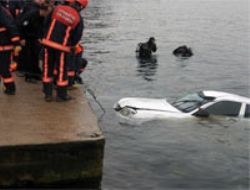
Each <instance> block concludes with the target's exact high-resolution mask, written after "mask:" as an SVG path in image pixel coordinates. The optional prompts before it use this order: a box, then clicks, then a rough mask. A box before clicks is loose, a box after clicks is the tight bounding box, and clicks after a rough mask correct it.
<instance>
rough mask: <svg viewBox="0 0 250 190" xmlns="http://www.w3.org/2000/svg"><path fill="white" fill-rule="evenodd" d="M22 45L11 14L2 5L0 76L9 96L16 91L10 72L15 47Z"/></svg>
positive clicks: (0, 13)
mask: <svg viewBox="0 0 250 190" xmlns="http://www.w3.org/2000/svg"><path fill="white" fill-rule="evenodd" d="M19 43H20V35H19V32H18V29H17V27H16V25H15V21H14V18H13V17H12V15H11V13H10V12H9V11H8V10H7V9H6V8H4V7H3V6H1V5H0V75H1V78H2V79H3V83H4V86H5V91H4V92H5V93H6V94H7V95H14V94H15V91H16V87H15V82H14V78H13V76H12V74H11V71H10V64H11V62H12V52H13V49H14V46H15V45H18V44H19Z"/></svg>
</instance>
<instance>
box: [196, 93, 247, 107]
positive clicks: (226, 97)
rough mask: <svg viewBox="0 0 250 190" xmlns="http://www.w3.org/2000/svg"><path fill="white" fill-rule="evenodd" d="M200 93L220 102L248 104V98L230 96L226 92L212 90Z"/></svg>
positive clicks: (235, 95)
mask: <svg viewBox="0 0 250 190" xmlns="http://www.w3.org/2000/svg"><path fill="white" fill-rule="evenodd" d="M201 92H202V94H203V95H204V96H205V97H213V98H216V99H220V100H230V101H237V102H244V103H248V104H250V98H248V97H244V96H239V95H237V94H231V93H228V92H221V91H213V90H204V91H201Z"/></svg>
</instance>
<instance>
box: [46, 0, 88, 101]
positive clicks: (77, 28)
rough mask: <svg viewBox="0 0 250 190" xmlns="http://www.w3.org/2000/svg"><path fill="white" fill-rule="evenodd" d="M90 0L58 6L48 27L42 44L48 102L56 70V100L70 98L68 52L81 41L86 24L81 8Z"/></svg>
mask: <svg viewBox="0 0 250 190" xmlns="http://www.w3.org/2000/svg"><path fill="white" fill-rule="evenodd" d="M87 4H88V0H75V2H74V3H73V4H72V5H71V6H67V5H58V6H57V7H55V9H54V10H53V12H52V14H51V15H50V19H49V22H48V24H47V25H48V27H46V32H45V35H44V38H43V39H42V41H41V43H42V44H43V45H44V64H43V92H44V94H45V101H52V100H53V98H52V92H53V78H54V71H57V74H56V91H57V95H56V101H58V102H64V101H68V100H71V99H72V97H70V96H69V95H68V94H67V86H68V75H67V71H68V64H69V62H68V60H67V57H68V54H69V53H70V52H71V51H73V52H74V51H75V46H76V45H77V44H78V43H79V41H80V39H81V36H82V32H83V28H84V24H83V19H82V17H81V16H80V11H81V10H82V9H84V8H85V7H86V6H87Z"/></svg>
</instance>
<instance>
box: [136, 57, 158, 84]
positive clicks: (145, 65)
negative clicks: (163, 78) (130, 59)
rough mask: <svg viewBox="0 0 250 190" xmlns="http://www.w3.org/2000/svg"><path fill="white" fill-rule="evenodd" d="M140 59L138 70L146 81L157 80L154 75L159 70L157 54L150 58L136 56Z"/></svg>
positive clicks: (139, 74)
mask: <svg viewBox="0 0 250 190" xmlns="http://www.w3.org/2000/svg"><path fill="white" fill-rule="evenodd" d="M136 58H137V61H138V66H137V72H138V74H137V75H138V76H141V77H142V78H143V79H144V80H146V81H153V80H155V78H154V76H155V74H156V72H157V67H158V64H157V57H156V56H155V55H153V56H151V58H148V59H142V58H139V57H136Z"/></svg>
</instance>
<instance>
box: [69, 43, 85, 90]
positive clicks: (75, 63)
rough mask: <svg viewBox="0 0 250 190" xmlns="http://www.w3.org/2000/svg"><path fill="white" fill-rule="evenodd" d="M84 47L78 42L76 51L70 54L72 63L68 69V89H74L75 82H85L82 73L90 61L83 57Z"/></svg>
mask: <svg viewBox="0 0 250 190" xmlns="http://www.w3.org/2000/svg"><path fill="white" fill-rule="evenodd" d="M83 52H84V48H83V46H82V45H80V44H78V45H77V46H76V49H75V52H74V53H72V54H71V55H70V64H69V69H68V77H69V85H68V89H74V84H75V83H78V84H83V81H82V79H81V76H80V74H81V73H82V72H83V71H84V70H85V68H86V66H87V64H88V61H87V60H86V59H85V58H82V54H83Z"/></svg>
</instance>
